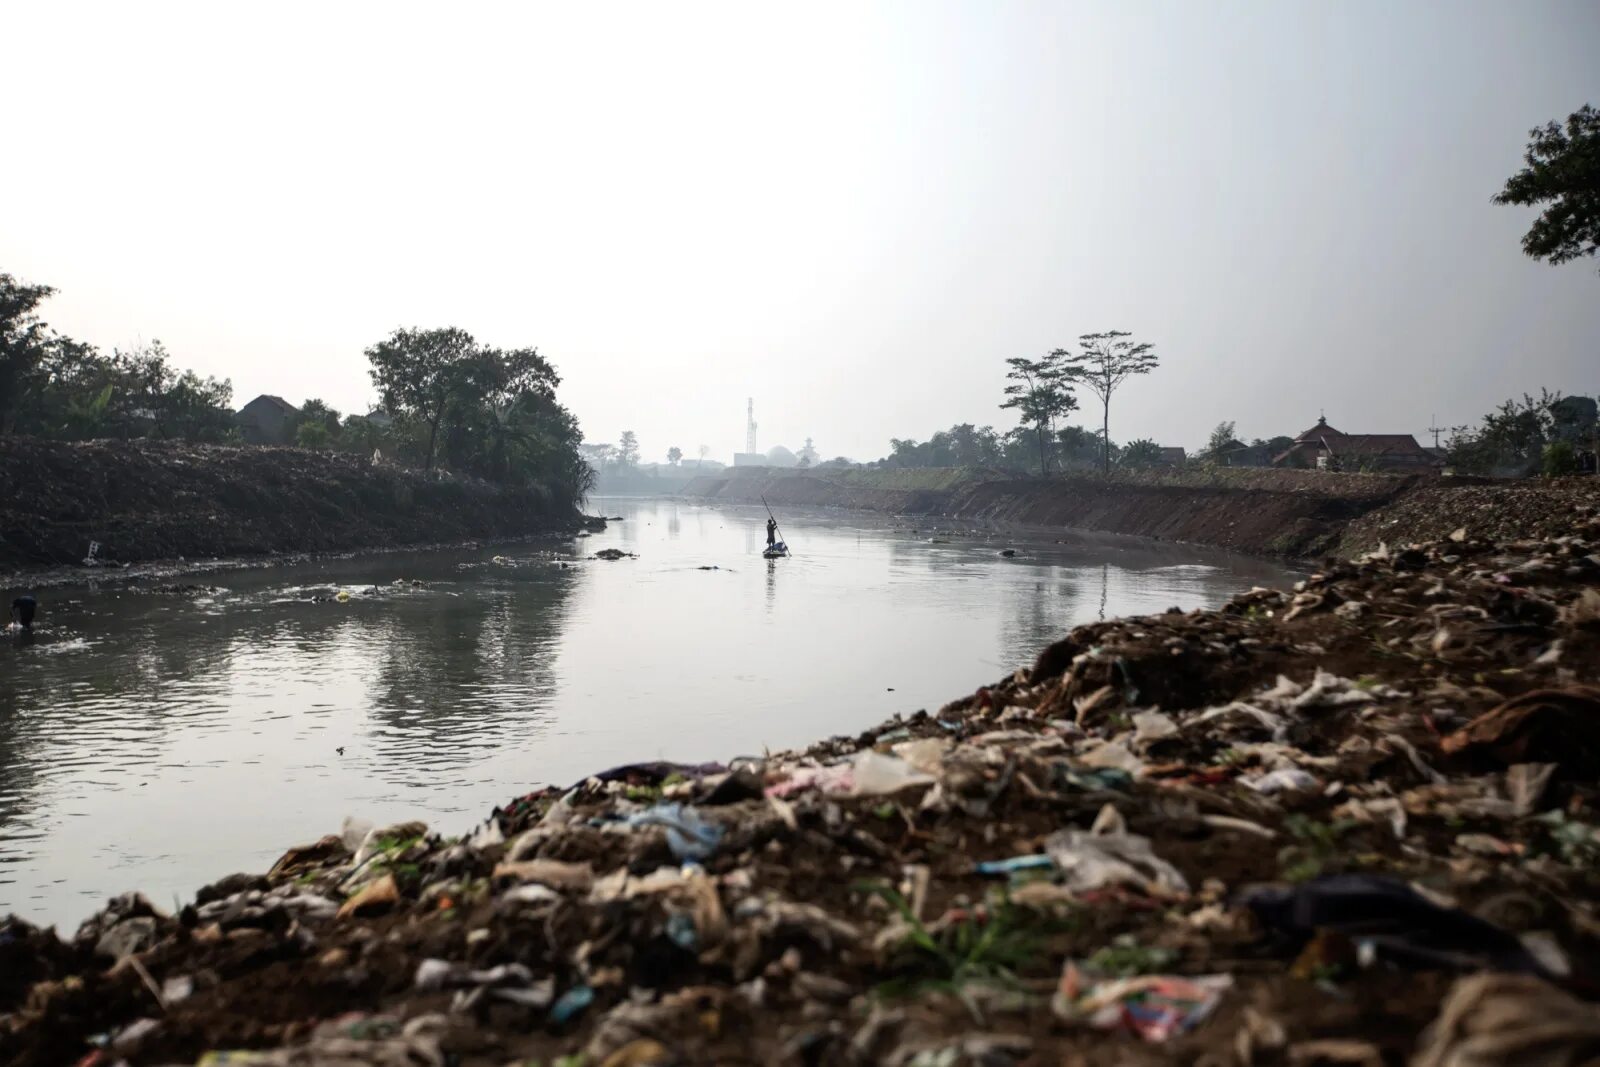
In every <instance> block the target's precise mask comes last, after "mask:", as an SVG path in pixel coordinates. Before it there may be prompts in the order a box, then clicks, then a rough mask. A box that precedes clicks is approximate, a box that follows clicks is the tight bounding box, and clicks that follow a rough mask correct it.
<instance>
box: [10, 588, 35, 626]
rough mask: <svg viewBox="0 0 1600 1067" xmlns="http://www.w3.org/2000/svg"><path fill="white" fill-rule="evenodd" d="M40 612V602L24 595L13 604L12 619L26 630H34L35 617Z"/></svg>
mask: <svg viewBox="0 0 1600 1067" xmlns="http://www.w3.org/2000/svg"><path fill="white" fill-rule="evenodd" d="M38 610H39V602H38V601H37V600H35V599H33V597H31V596H28V595H27V594H26V593H24V594H23V595H22V596H19V597H17V599H15V600H13V601H12V602H11V618H12V619H13V620H14V621H15V622H16V623H17V624H18V625H19V626H21V627H22V628H23V629H24V630H32V629H33V615H34V613H35V612H36V611H38Z"/></svg>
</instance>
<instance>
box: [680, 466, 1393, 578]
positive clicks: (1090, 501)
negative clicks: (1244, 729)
mask: <svg viewBox="0 0 1600 1067" xmlns="http://www.w3.org/2000/svg"><path fill="white" fill-rule="evenodd" d="M1415 484H1416V482H1415V480H1414V479H1410V478H1399V477H1388V476H1382V475H1360V474H1348V475H1329V474H1320V473H1316V472H1310V471H1277V470H1270V471H1269V470H1215V471H1199V470H1196V471H1183V472H1137V473H1130V472H1119V473H1115V474H1113V475H1111V476H1110V477H1109V478H1105V477H1100V476H1098V475H1076V474H1073V475H1061V476H1056V477H1051V478H1048V479H1044V478H1017V477H1015V476H1012V475H1006V474H1001V473H998V472H990V471H979V470H883V471H774V470H769V469H765V468H750V469H747V470H733V471H728V472H725V473H724V474H723V475H720V476H718V477H715V478H711V477H708V478H704V479H697V480H696V481H694V482H691V483H690V485H689V487H688V488H687V489H686V491H685V492H686V494H687V495H691V496H699V497H704V498H708V499H713V500H719V501H727V502H736V503H755V502H757V501H759V500H760V499H761V498H762V497H765V498H766V500H767V502H768V503H769V504H771V505H772V506H774V507H778V506H780V505H781V506H789V507H802V506H805V507H841V508H853V509H858V510H870V511H881V512H887V513H891V514H902V515H932V516H939V517H942V518H952V519H967V520H978V521H992V522H1013V523H1023V524H1028V525H1036V526H1063V527H1072V528H1076V529H1082V530H1094V531H1100V532H1105V533H1117V534H1127V535H1132V536H1136V537H1151V538H1158V539H1161V540H1167V541H1186V542H1190V543H1194V544H1205V545H1215V546H1217V547H1220V548H1227V549H1232V550H1234V551H1239V552H1248V553H1255V554H1258V555H1275V556H1290V557H1301V558H1303V557H1311V556H1315V555H1318V554H1321V553H1323V552H1326V551H1328V550H1330V549H1331V548H1332V547H1333V546H1334V545H1336V544H1337V543H1338V541H1339V538H1340V536H1341V534H1342V532H1343V530H1344V529H1345V527H1346V526H1347V525H1348V524H1349V523H1350V522H1352V521H1353V520H1355V519H1357V518H1359V517H1360V516H1362V515H1365V514H1367V513H1369V512H1371V511H1374V510H1375V509H1378V508H1380V507H1382V506H1384V505H1386V504H1388V503H1390V502H1391V501H1393V500H1395V499H1397V498H1399V497H1400V496H1403V495H1404V494H1405V493H1407V492H1408V491H1410V490H1411V489H1412V488H1413V487H1414V486H1415Z"/></svg>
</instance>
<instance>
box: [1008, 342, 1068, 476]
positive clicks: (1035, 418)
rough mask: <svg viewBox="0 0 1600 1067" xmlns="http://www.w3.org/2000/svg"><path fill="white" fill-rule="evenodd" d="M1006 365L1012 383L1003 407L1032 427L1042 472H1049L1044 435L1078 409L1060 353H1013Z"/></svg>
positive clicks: (1052, 431)
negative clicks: (1034, 356) (1039, 355)
mask: <svg viewBox="0 0 1600 1067" xmlns="http://www.w3.org/2000/svg"><path fill="white" fill-rule="evenodd" d="M1006 366H1008V367H1010V368H1011V369H1010V370H1009V371H1007V372H1006V378H1007V380H1008V381H1010V382H1011V384H1010V385H1008V386H1006V388H1005V395H1006V400H1005V401H1004V402H1003V403H1001V405H1000V407H1001V408H1003V409H1004V408H1015V409H1016V410H1017V415H1018V416H1019V417H1020V418H1021V420H1022V422H1023V424H1024V425H1027V426H1032V427H1033V431H1034V437H1035V439H1036V440H1037V441H1038V444H1039V472H1040V473H1041V474H1049V473H1050V459H1049V456H1048V454H1047V452H1046V451H1045V435H1046V434H1047V433H1054V431H1055V423H1056V419H1058V418H1060V417H1061V416H1063V415H1066V414H1068V413H1069V412H1072V411H1075V410H1077V407H1078V398H1077V397H1075V396H1073V395H1072V390H1071V389H1070V388H1068V386H1067V384H1066V379H1065V376H1064V374H1063V370H1062V365H1061V361H1060V359H1059V358H1058V354H1057V353H1051V354H1050V355H1048V356H1045V357H1044V358H1043V359H1027V358H1026V357H1023V356H1014V357H1012V358H1011V359H1008V360H1006Z"/></svg>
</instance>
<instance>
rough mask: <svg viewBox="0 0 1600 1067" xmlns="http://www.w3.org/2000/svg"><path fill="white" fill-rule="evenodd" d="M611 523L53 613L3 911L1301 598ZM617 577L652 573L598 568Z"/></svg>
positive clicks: (1270, 572) (1084, 558) (10, 688)
mask: <svg viewBox="0 0 1600 1067" xmlns="http://www.w3.org/2000/svg"><path fill="white" fill-rule="evenodd" d="M590 510H591V511H593V512H595V513H598V514H605V515H611V516H621V518H622V521H620V522H613V523H611V524H610V526H609V528H608V529H607V530H606V531H605V532H604V533H597V534H595V535H593V536H590V537H585V538H575V539H573V540H571V541H570V542H566V541H563V542H558V543H547V544H537V545H535V544H515V545H501V546H487V545H486V546H482V547H479V548H470V549H453V550H436V551H429V552H415V553H384V554H376V555H370V556H360V557H354V558H345V559H332V560H323V561H314V562H308V563H301V564H295V565H286V566H281V567H270V568H250V569H239V570H221V571H211V572H208V573H204V574H199V575H190V576H187V577H184V576H178V577H173V576H171V575H167V576H165V577H163V578H161V579H158V580H154V579H153V580H144V581H139V582H134V583H128V582H125V581H120V580H119V581H103V582H100V583H96V584H86V585H78V586H62V587H54V588H50V589H47V590H45V591H43V593H42V595H41V613H40V624H41V625H40V629H39V632H38V634H37V635H36V637H35V638H34V639H33V640H32V641H31V642H28V643H22V642H21V641H18V640H16V639H11V640H8V641H7V642H6V644H5V646H4V647H0V664H3V666H0V670H3V678H0V914H5V913H7V912H15V913H17V914H18V915H20V916H22V917H24V918H26V919H29V920H31V921H34V922H40V923H56V924H59V925H61V926H62V927H63V928H64V929H66V930H68V931H70V930H71V929H72V928H73V927H75V925H76V923H77V922H78V921H79V920H80V919H82V918H83V917H84V916H86V915H87V914H88V913H90V912H91V911H93V910H94V909H95V908H97V907H99V906H101V905H102V904H103V903H104V901H105V899H106V898H108V897H110V896H112V895H114V894H116V893H119V892H122V891H125V890H128V889H139V890H141V891H143V892H145V893H146V894H147V895H148V896H149V897H150V898H151V899H152V900H153V901H155V902H156V903H157V904H160V905H171V904H173V903H174V902H176V901H182V900H187V899H189V898H190V896H191V894H192V893H193V891H194V890H195V889H196V888H198V887H199V886H201V885H203V884H205V883H206V882H208V881H211V880H213V879H215V878H217V877H220V876H222V875H226V874H229V873H232V872H234V871H261V870H265V869H266V868H267V867H268V866H270V865H271V863H272V861H273V860H274V859H275V858H276V857H277V856H278V855H279V854H281V853H282V851H283V850H284V849H285V848H286V847H288V846H290V845H293V844H296V843H302V842H305V841H309V840H314V839H315V838H317V837H319V836H321V835H322V834H324V833H328V832H331V831H336V830H337V829H338V828H339V825H340V823H341V821H342V820H343V818H344V817H345V816H346V815H355V816H359V817H363V818H367V819H371V820H374V821H376V822H379V823H383V822H386V821H394V820H398V819H402V818H420V819H424V820H426V821H427V822H428V823H429V824H430V825H432V826H433V827H435V828H437V829H439V830H440V831H442V832H446V833H456V832H464V831H466V830H468V829H470V828H471V827H472V826H473V825H474V824H475V823H477V822H478V821H479V820H481V819H482V818H483V817H484V815H486V814H487V813H488V811H489V810H490V809H491V808H492V807H493V806H494V805H495V804H497V803H501V802H504V801H506V800H508V799H509V798H511V797H513V796H517V795H520V794H522V793H525V792H527V791H528V790H530V789H532V788H534V787H536V786H542V785H546V784H551V783H556V784H561V783H566V782H570V781H573V780H576V779H578V778H580V777H582V776H583V775H584V774H586V773H589V772H593V771H598V770H601V769H603V768H606V767H609V766H614V765H617V764H622V763H631V762H640V761H646V760H657V759H670V760H680V761H687V762H700V761H704V760H713V759H714V760H727V759H729V758H732V757H735V756H741V755H758V754H760V753H761V752H762V751H763V750H764V749H770V750H777V749H781V748H787V747H791V746H797V745H804V744H807V743H809V742H811V741H814V740H817V739H820V738H823V737H826V736H829V735H832V734H837V733H854V732H856V731H858V730H861V729H864V728H866V727H869V726H872V725H874V724H876V723H878V722H881V721H882V720H883V719H885V718H887V717H889V716H892V715H893V714H895V713H896V712H905V713H911V712H914V711H917V710H918V709H921V708H927V709H929V710H933V709H936V708H938V707H939V706H940V705H942V704H943V703H945V702H946V701H948V700H951V699H953V698H955V697H958V696H960V695H962V694H964V693H969V692H971V691H972V690H973V689H975V688H976V687H978V686H980V685H983V684H986V683H989V682H993V681H996V680H998V679H999V678H1000V677H1002V676H1003V675H1005V674H1006V673H1008V672H1010V671H1011V670H1013V669H1014V668H1016V667H1018V666H1021V665H1024V664H1026V663H1028V662H1031V660H1032V658H1033V656H1034V655H1035V654H1036V653H1037V651H1038V650H1039V649H1040V648H1042V647H1043V646H1044V645H1046V644H1048V643H1049V642H1050V641H1052V640H1054V639H1056V638H1058V637H1060V636H1061V635H1063V634H1064V633H1065V632H1066V631H1067V630H1069V629H1070V628H1071V627H1073V626H1076V625H1078V624H1081V623H1085V622H1091V621H1094V620H1096V619H1099V618H1103V617H1104V618H1109V617H1114V616H1120V615H1137V614H1148V613H1154V612H1160V611H1164V610H1166V609H1168V608H1170V607H1179V608H1183V609H1185V610H1188V609H1193V608H1201V607H1215V606H1217V605H1219V604H1221V603H1222V602H1223V601H1225V600H1226V599H1227V598H1228V597H1230V596H1232V595H1234V594H1235V593H1238V592H1240V591H1241V590H1243V589H1247V588H1249V587H1251V586H1253V585H1282V584H1284V583H1286V582H1289V581H1292V580H1293V579H1294V578H1295V577H1296V575H1294V574H1293V573H1292V572H1290V571H1288V570H1286V569H1285V568H1284V567H1282V566H1280V565H1278V564H1275V563H1272V562H1268V561H1262V560H1257V559H1250V558H1245V557H1240V556H1235V555H1229V554H1227V553H1222V552H1216V551H1211V550H1206V549H1202V548H1197V547H1193V546H1181V545H1168V544H1157V543H1151V542H1138V541H1133V540H1129V539H1106V538H1100V537H1090V536H1087V535H1078V534H1074V533H1070V532H1063V531H1043V530H1031V531H1020V530H1011V531H1005V532H1000V531H996V530H985V529H981V528H955V529H951V528H949V527H948V524H941V525H943V526H944V527H945V528H944V529H942V530H940V531H938V532H935V531H934V530H933V529H932V527H933V526H934V525H936V524H935V523H934V522H933V521H932V520H929V521H927V522H924V523H922V524H921V525H920V528H913V524H914V523H915V520H892V519H887V518H885V517H882V516H870V515H859V514H851V513H840V512H805V513H793V514H790V513H785V514H784V515H781V516H779V519H780V521H781V522H782V524H783V533H784V535H785V537H786V538H787V540H788V543H789V545H790V546H791V548H792V549H793V550H794V553H795V554H794V555H793V556H792V557H791V558H788V559H782V560H775V561H767V560H763V559H762V558H761V556H760V553H761V549H762V547H763V545H764V527H765V520H766V514H765V512H764V511H762V510H761V509H760V508H744V507H718V508H710V507H704V506H699V505H695V504H690V503H686V502H682V501H675V500H662V499H642V498H609V499H608V498H600V499H597V500H595V501H593V502H592V503H591V508H590ZM608 548H611V549H619V550H621V551H622V552H624V553H629V554H630V555H629V556H627V557H624V558H622V559H619V560H616V561H614V562H608V561H603V560H594V559H590V558H588V557H590V556H592V555H593V553H595V552H597V551H599V550H602V549H608ZM1003 549H1014V550H1015V555H1014V556H1012V557H1003V556H1002V555H1001V551H1002V550H1003ZM175 584H176V585H178V586H180V588H176V589H174V588H172V587H173V586H174V585H175ZM183 585H188V586H189V587H188V588H182V587H181V586H183ZM162 587H166V588H162Z"/></svg>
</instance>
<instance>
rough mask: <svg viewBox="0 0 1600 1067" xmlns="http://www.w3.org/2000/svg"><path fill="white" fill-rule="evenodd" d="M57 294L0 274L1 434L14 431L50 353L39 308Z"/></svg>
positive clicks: (47, 288)
mask: <svg viewBox="0 0 1600 1067" xmlns="http://www.w3.org/2000/svg"><path fill="white" fill-rule="evenodd" d="M54 294H55V290H54V289H52V288H50V287H49V286H48V285H28V284H26V283H24V282H19V281H18V280H17V279H15V278H13V277H12V276H11V275H9V274H0V433H10V432H11V431H12V429H13V426H14V423H15V419H16V412H17V409H18V408H19V407H20V406H21V402H22V398H23V396H24V394H25V393H27V392H28V391H29V388H30V386H34V385H35V383H34V382H33V381H32V379H33V377H34V374H35V372H36V371H37V370H38V368H39V365H40V364H41V363H43V362H44V360H45V358H46V356H47V355H48V353H49V349H50V342H51V340H52V335H51V333H50V328H49V327H48V326H46V325H45V324H44V321H43V320H42V319H40V318H39V315H38V311H37V309H38V307H39V305H40V304H42V303H43V302H44V301H45V300H46V299H48V298H49V297H51V296H53V295H54Z"/></svg>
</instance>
